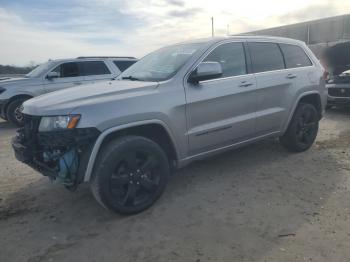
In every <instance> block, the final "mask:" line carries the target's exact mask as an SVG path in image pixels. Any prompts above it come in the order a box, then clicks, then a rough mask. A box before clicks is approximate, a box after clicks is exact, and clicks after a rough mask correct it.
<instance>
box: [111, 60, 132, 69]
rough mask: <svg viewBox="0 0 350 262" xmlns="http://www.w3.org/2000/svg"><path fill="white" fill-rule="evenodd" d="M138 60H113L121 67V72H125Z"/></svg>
mask: <svg viewBox="0 0 350 262" xmlns="http://www.w3.org/2000/svg"><path fill="white" fill-rule="evenodd" d="M135 62H136V61H113V63H114V64H115V65H116V66H117V67H118V68H119V70H120V71H121V72H124V70H125V69H127V68H128V67H129V66H131V65H132V64H134V63H135Z"/></svg>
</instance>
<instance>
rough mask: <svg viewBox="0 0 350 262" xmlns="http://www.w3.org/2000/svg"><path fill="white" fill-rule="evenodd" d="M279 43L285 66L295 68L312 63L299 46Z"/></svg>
mask: <svg viewBox="0 0 350 262" xmlns="http://www.w3.org/2000/svg"><path fill="white" fill-rule="evenodd" d="M279 45H280V47H281V49H282V52H283V55H284V59H285V61H286V67H287V68H296V67H303V66H311V65H312V63H311V61H310V59H309V58H308V56H307V55H306V54H305V52H304V50H303V49H302V48H301V47H299V46H296V45H289V44H279Z"/></svg>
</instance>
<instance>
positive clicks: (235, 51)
mask: <svg viewBox="0 0 350 262" xmlns="http://www.w3.org/2000/svg"><path fill="white" fill-rule="evenodd" d="M204 62H218V63H220V64H221V67H222V73H223V74H222V76H221V77H230V76H237V75H244V74H246V73H247V67H246V61H245V54H244V47H243V44H242V43H227V44H222V45H220V46H218V47H217V48H215V49H214V50H213V51H212V52H211V53H210V54H209V55H208V56H207V57H206V58H205V59H204Z"/></svg>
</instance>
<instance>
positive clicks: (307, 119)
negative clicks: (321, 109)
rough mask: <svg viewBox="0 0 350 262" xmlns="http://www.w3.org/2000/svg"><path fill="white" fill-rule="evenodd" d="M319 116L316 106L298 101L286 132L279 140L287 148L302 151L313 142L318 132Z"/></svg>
mask: <svg viewBox="0 0 350 262" xmlns="http://www.w3.org/2000/svg"><path fill="white" fill-rule="evenodd" d="M318 122H319V117H318V113H317V110H316V108H315V107H314V106H313V105H311V104H307V103H299V105H298V106H297V108H296V110H295V113H294V115H293V118H292V120H291V122H290V124H289V127H288V129H287V131H286V133H285V134H284V135H283V136H281V137H280V142H281V144H282V145H284V146H285V147H286V148H287V149H289V150H291V151H294V152H302V151H305V150H307V149H309V148H310V147H311V146H312V144H313V143H314V141H315V139H316V136H317V132H318Z"/></svg>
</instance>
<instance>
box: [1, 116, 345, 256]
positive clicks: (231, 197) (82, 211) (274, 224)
mask: <svg viewBox="0 0 350 262" xmlns="http://www.w3.org/2000/svg"><path fill="white" fill-rule="evenodd" d="M349 117H350V110H332V111H330V112H328V113H327V114H326V117H325V118H324V119H323V120H322V122H321V125H320V133H319V136H318V138H317V142H316V144H315V145H314V146H313V147H312V148H311V149H310V150H309V151H307V152H305V153H300V154H291V153H289V152H287V151H286V150H285V149H283V148H282V147H281V146H280V145H279V143H278V141H276V140H267V141H263V142H260V143H257V144H254V145H251V146H248V147H245V148H242V149H240V150H236V151H232V152H228V153H225V154H221V155H219V156H216V157H214V158H211V159H208V160H205V161H201V162H197V163H194V164H192V165H190V166H189V167H187V168H185V169H182V170H180V171H178V172H177V174H176V175H175V176H174V177H173V178H172V179H171V181H170V184H169V186H168V188H167V190H166V192H165V194H164V195H163V196H162V198H161V199H160V200H159V201H158V202H157V203H156V204H155V205H154V206H153V207H152V208H151V209H149V210H147V211H146V212H143V213H141V214H139V215H136V216H129V217H126V216H119V215H116V214H112V213H111V212H109V211H106V210H104V209H103V208H102V207H100V206H99V205H98V204H97V203H96V202H95V200H94V199H93V197H92V195H91V194H90V191H89V188H88V186H82V187H80V188H79V189H78V191H77V192H75V193H71V192H69V191H67V190H65V189H64V188H63V187H61V186H59V185H56V184H51V183H50V182H49V181H48V180H47V179H46V178H44V177H41V176H40V175H39V174H38V173H36V172H34V171H33V170H31V169H30V168H28V167H27V166H25V165H23V164H21V163H19V162H18V161H16V160H15V158H14V156H13V152H12V150H11V148H10V144H9V141H10V137H11V136H13V135H14V133H15V129H14V128H13V127H11V126H10V125H9V124H7V123H5V122H0V167H1V172H0V236H1V237H0V246H1V248H0V261H4V262H5V261H11V262H13V261H28V262H39V261H65V262H66V261H74V262H75V261H98V262H100V261H123V262H127V261H132V262H135V261H149V262H157V261H161V262H164V261H167V262H168V261H181V262H184V261H193V262H203V261H229V262H232V261H249V262H252V261H276V262H277V261H278V262H281V261H283V262H287V261H327V262H329V261H350V223H349V222H350V220H349V217H350V205H349V203H350V194H349V189H350V160H349V155H350V147H349V145H350V124H349Z"/></svg>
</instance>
